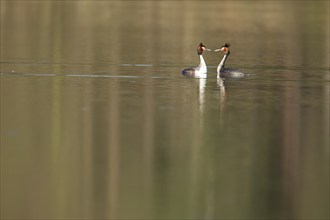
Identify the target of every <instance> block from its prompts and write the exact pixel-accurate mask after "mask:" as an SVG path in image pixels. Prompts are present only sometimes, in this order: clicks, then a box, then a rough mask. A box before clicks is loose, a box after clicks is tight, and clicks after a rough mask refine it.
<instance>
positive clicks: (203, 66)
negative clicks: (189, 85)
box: [198, 54, 207, 73]
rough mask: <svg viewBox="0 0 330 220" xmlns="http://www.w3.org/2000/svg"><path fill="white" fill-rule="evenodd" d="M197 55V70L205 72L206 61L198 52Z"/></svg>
mask: <svg viewBox="0 0 330 220" xmlns="http://www.w3.org/2000/svg"><path fill="white" fill-rule="evenodd" d="M198 56H199V60H200V62H199V65H198V72H199V73H206V72H207V67H206V63H205V60H204V58H203V55H202V54H200V55H198Z"/></svg>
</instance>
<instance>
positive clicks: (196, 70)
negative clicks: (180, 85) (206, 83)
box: [182, 43, 211, 78]
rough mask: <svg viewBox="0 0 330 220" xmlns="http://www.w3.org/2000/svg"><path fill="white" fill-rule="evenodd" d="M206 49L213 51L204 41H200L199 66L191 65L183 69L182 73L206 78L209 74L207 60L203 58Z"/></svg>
mask: <svg viewBox="0 0 330 220" xmlns="http://www.w3.org/2000/svg"><path fill="white" fill-rule="evenodd" d="M204 50H207V51H211V50H210V49H207V48H206V47H205V45H203V43H200V44H199V45H198V47H197V54H198V56H199V65H198V66H197V67H191V68H187V69H184V70H182V75H184V76H190V77H197V78H206V77H207V75H206V73H207V67H206V63H205V60H204V58H203V52H204Z"/></svg>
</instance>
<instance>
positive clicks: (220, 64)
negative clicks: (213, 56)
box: [217, 54, 227, 78]
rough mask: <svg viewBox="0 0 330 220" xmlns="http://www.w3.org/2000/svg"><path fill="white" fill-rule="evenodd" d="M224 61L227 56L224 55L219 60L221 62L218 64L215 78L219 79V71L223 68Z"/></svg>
mask: <svg viewBox="0 0 330 220" xmlns="http://www.w3.org/2000/svg"><path fill="white" fill-rule="evenodd" d="M226 59H227V54H225V55H224V56H223V58H222V60H221V62H220V63H219V65H218V67H217V73H218V75H217V78H219V77H220V76H219V75H220V71H221V69H222V68H223V67H225V62H226Z"/></svg>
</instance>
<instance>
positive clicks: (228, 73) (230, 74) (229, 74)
mask: <svg viewBox="0 0 330 220" xmlns="http://www.w3.org/2000/svg"><path fill="white" fill-rule="evenodd" d="M229 47H230V44H229V43H226V44H225V45H223V46H222V47H220V48H219V49H216V50H214V51H223V52H224V53H225V55H224V56H223V58H222V60H221V62H220V63H219V65H218V68H217V73H218V74H217V78H220V77H221V78H242V77H244V76H245V75H247V74H245V73H243V72H241V71H240V70H238V69H230V68H225V63H226V60H227V58H228V56H229V54H230V50H229Z"/></svg>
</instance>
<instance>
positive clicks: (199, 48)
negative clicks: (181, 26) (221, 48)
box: [197, 42, 211, 55]
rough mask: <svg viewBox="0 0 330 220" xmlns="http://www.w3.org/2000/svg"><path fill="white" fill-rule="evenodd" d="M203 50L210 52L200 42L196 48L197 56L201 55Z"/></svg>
mask: <svg viewBox="0 0 330 220" xmlns="http://www.w3.org/2000/svg"><path fill="white" fill-rule="evenodd" d="M204 50H207V51H211V50H210V49H207V48H206V47H205V45H203V43H202V42H201V43H200V44H199V45H198V47H197V53H198V55H201V54H202V53H203V52H204Z"/></svg>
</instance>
